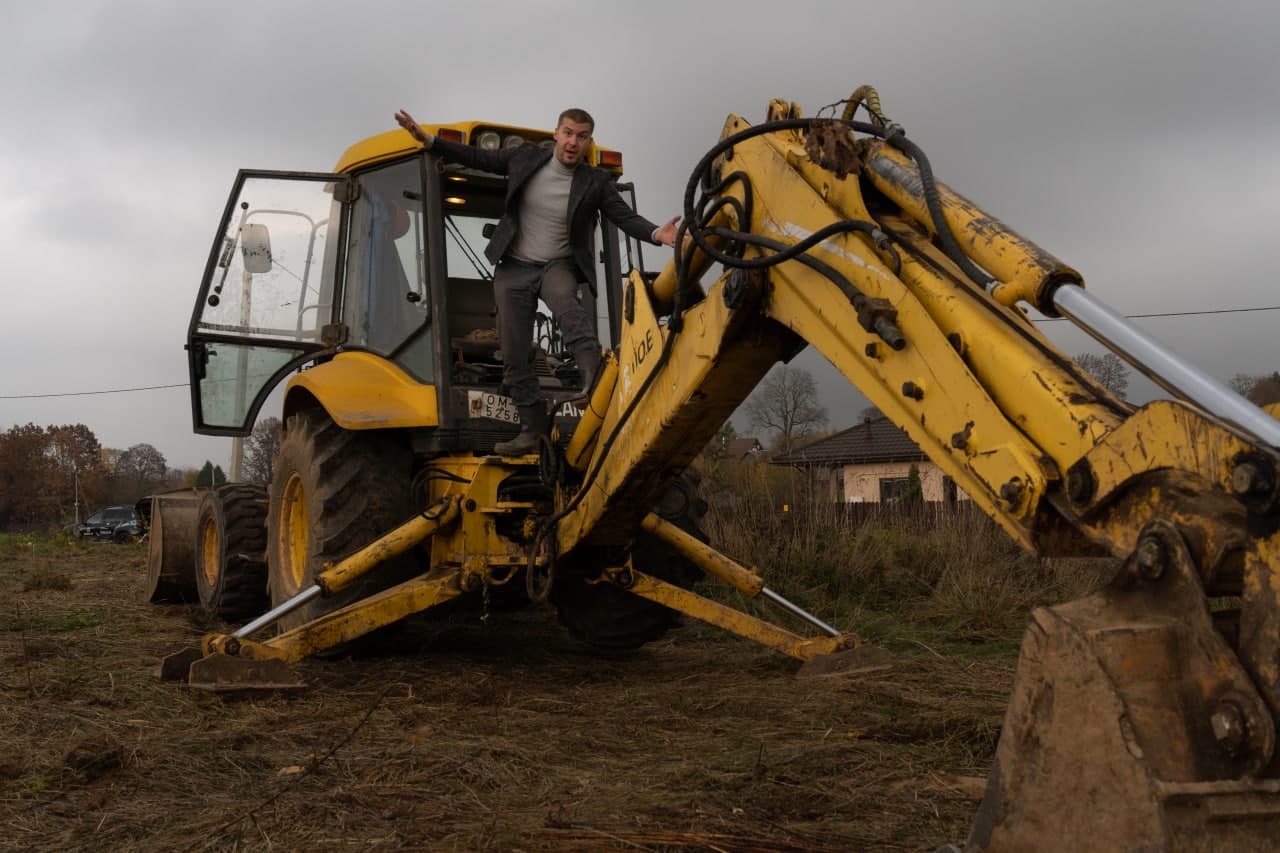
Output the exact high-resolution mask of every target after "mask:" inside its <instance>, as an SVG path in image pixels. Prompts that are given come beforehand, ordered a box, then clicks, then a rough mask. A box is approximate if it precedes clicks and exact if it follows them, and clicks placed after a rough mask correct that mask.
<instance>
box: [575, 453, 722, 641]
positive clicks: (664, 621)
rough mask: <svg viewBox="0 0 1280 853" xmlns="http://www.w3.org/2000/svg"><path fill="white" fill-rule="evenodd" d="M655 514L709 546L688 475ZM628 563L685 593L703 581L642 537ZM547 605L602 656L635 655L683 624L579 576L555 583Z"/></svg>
mask: <svg viewBox="0 0 1280 853" xmlns="http://www.w3.org/2000/svg"><path fill="white" fill-rule="evenodd" d="M654 512H656V513H657V514H658V515H660V516H661V517H662V518H664V519H666V520H667V521H669V522H671V523H672V524H675V525H676V526H678V527H680V528H681V529H682V530H684V531H685V532H686V533H691V534H693V535H694V536H696V537H698V538H699V539H701V540H702V541H704V542H705V541H707V537H706V534H705V533H703V532H702V528H701V527H700V526H699V522H700V521H701V519H702V516H704V515H705V514H706V512H707V505H706V503H705V502H703V501H702V499H701V498H699V497H698V496H697V482H696V480H695V479H694V477H693V475H692V474H685V475H684V476H682V477H681V478H680V480H678V481H677V482H676V483H675V485H673V486H672V487H671V488H670V489H668V490H667V493H666V494H665V495H664V496H663V498H662V500H661V501H659V502H658V505H657V506H656V507H654ZM631 561H632V564H633V565H634V566H635V567H636V568H637V569H638V570H640V571H642V572H644V573H645V574H647V575H652V576H653V577H656V578H660V579H661V580H664V581H667V582H668V583H673V584H676V585H677V586H682V587H684V588H686V589H688V588H689V587H691V586H693V584H694V582H696V581H697V580H698V578H699V577H701V575H702V570H701V569H699V568H698V567H697V566H695V565H693V564H692V563H690V562H689V561H688V560H686V559H685V558H684V557H682V556H681V555H680V553H679V552H678V551H676V550H675V549H674V548H672V547H671V546H670V545H668V544H666V543H665V542H663V541H662V540H660V539H658V538H657V537H656V536H654V535H653V534H651V533H648V532H645V531H641V533H640V535H639V536H638V537H636V542H635V545H634V546H633V547H632V550H631ZM551 602H552V603H553V604H554V605H555V607H556V611H557V613H558V615H559V618H560V624H562V625H564V626H565V628H567V629H568V630H569V634H570V636H572V637H573V638H574V639H577V640H579V641H581V642H583V643H585V644H587V645H589V646H591V647H593V648H595V649H597V650H599V651H602V652H614V653H616V652H625V651H631V650H633V649H638V648H640V647H641V646H643V645H644V644H645V643H651V642H653V641H654V640H657V639H659V638H661V637H662V636H663V635H665V634H666V633H667V632H668V631H669V630H671V629H672V628H675V627H677V626H679V625H680V623H681V616H680V614H679V613H677V612H676V611H674V610H671V609H669V608H667V607H663V606H662V605H661V604H658V603H656V602H653V601H649V600H648V599H644V598H640V597H639V596H635V595H632V594H631V593H629V592H626V591H624V590H622V589H619V588H618V587H616V586H612V585H610V584H607V583H597V584H593V583H589V582H588V579H587V578H586V577H584V576H582V575H577V574H569V575H568V576H557V577H556V580H555V584H554V585H553V586H552V587H551Z"/></svg>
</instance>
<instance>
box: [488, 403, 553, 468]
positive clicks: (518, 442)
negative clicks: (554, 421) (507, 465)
mask: <svg viewBox="0 0 1280 853" xmlns="http://www.w3.org/2000/svg"><path fill="white" fill-rule="evenodd" d="M519 409H520V434H519V435H517V436H516V437H515V438H513V439H511V440H510V441H500V442H498V443H497V444H495V445H494V446H493V452H494V453H496V454H498V455H499V456H524V455H526V454H529V453H537V452H538V445H539V440H540V439H541V437H542V436H543V435H544V434H545V433H546V432H547V428H548V427H549V426H550V423H548V420H549V419H548V418H547V407H546V406H545V405H544V404H542V403H535V404H533V405H532V406H520V407H519Z"/></svg>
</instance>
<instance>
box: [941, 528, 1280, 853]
mask: <svg viewBox="0 0 1280 853" xmlns="http://www.w3.org/2000/svg"><path fill="white" fill-rule="evenodd" d="M1163 538H1164V541H1165V543H1166V545H1167V547H1168V550H1169V552H1170V554H1171V557H1172V559H1170V561H1169V565H1168V566H1167V567H1166V568H1165V569H1164V570H1163V571H1162V572H1160V573H1159V576H1158V577H1156V576H1148V577H1141V576H1139V575H1138V574H1137V573H1136V572H1134V571H1133V569H1132V565H1129V566H1127V567H1126V571H1125V573H1123V574H1122V575H1121V577H1120V578H1119V579H1118V580H1117V582H1116V583H1115V584H1114V585H1113V586H1112V587H1110V588H1108V589H1107V590H1105V591H1103V592H1101V593H1098V594H1096V595H1093V596H1090V597H1089V598H1085V599H1082V600H1080V601H1074V602H1070V603H1067V604H1063V605H1059V606H1056V607H1053V608H1048V609H1037V610H1036V611H1034V612H1033V613H1032V617H1031V622H1030V625H1029V627H1028V629H1027V633H1026V637H1025V639H1024V641H1023V645H1022V653H1021V657H1020V658H1019V661H1018V669H1017V675H1016V679H1015V683H1014V692H1013V696H1012V697H1011V700H1010V704H1009V709H1008V712H1007V714H1006V716H1005V723H1004V729H1003V731H1002V732H1001V735H1000V743H999V746H998V748H997V751H996V760H995V766H994V768H993V770H992V773H991V776H990V778H989V779H988V782H987V789H986V793H985V795H984V798H983V801H982V805H981V807H980V808H979V810H978V814H977V817H976V819H975V822H974V827H973V831H972V834H971V835H970V838H969V843H968V845H967V847H966V850H968V851H978V850H987V851H1006V850H1008V851H1012V850H1036V849H1046V847H1052V848H1053V849H1064V850H1066V849H1076V850H1098V849H1106V850H1215V851H1236V850H1239V851H1253V850H1262V849H1269V848H1270V847H1271V845H1272V844H1274V840H1275V839H1277V838H1280V780H1277V779H1258V778H1256V774H1258V773H1259V772H1260V771H1262V770H1263V768H1264V767H1265V766H1266V764H1267V763H1268V762H1269V760H1270V757H1271V755H1272V754H1273V750H1274V728H1273V727H1272V725H1271V723H1270V714H1269V712H1268V710H1267V708H1266V705H1265V703H1264V701H1263V699H1262V698H1261V696H1260V695H1259V693H1258V692H1257V691H1256V690H1255V689H1254V687H1253V685H1252V683H1251V681H1250V679H1249V678H1248V676H1247V675H1246V674H1245V673H1244V672H1243V670H1242V669H1241V668H1240V667H1239V666H1238V665H1237V664H1236V663H1235V661H1234V655H1233V654H1232V653H1231V651H1230V650H1229V649H1228V647H1227V645H1226V643H1225V641H1224V639H1223V637H1222V635H1221V634H1220V633H1219V632H1218V631H1217V630H1215V628H1214V626H1213V624H1212V618H1211V616H1210V613H1209V610H1208V607H1207V606H1206V604H1205V601H1204V596H1203V593H1202V592H1201V591H1200V589H1199V581H1198V578H1197V577H1196V576H1195V575H1194V574H1193V569H1192V566H1191V562H1190V560H1189V558H1188V557H1187V556H1186V553H1185V550H1184V549H1182V548H1181V547H1180V545H1181V543H1180V542H1179V541H1178V537H1177V534H1176V533H1174V532H1173V531H1172V530H1171V529H1170V530H1166V531H1164V536H1163ZM1130 562H1131V563H1132V561H1130ZM1150 574H1151V573H1149V575H1150Z"/></svg>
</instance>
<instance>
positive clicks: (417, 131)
mask: <svg viewBox="0 0 1280 853" xmlns="http://www.w3.org/2000/svg"><path fill="white" fill-rule="evenodd" d="M396 124H398V125H400V126H401V127H403V128H404V129H405V130H407V131H409V135H410V136H412V137H413V138H414V139H416V140H418V141H419V142H421V143H422V144H423V145H426V146H430V145H431V143H432V142H433V141H434V138H433V137H432V136H431V134H429V133H427V132H426V131H424V130H423V129H422V128H421V127H419V126H418V123H417V122H416V121H414V118H413V116H411V115H409V112H408V110H400V112H398V113H396Z"/></svg>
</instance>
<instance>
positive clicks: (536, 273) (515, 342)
mask: <svg viewBox="0 0 1280 853" xmlns="http://www.w3.org/2000/svg"><path fill="white" fill-rule="evenodd" d="M539 297H541V298H542V301H543V302H545V303H547V307H549V308H550V309H551V315H552V316H553V317H554V318H555V320H556V323H558V324H559V326H560V334H561V336H562V337H563V338H564V345H565V348H566V349H568V350H569V351H570V352H572V353H573V354H574V356H575V357H578V356H582V357H585V358H591V357H593V356H594V358H595V359H596V360H598V359H599V353H600V344H599V342H598V341H597V340H596V330H595V324H594V323H593V322H592V319H591V316H590V315H589V314H588V313H587V309H585V308H583V307H582V304H581V303H580V302H578V276H577V272H576V270H575V269H574V265H573V261H572V260H569V259H567V258H566V259H564V260H558V261H551V262H550V263H547V264H531V263H527V262H525V261H518V260H514V259H510V258H503V259H502V261H501V262H500V263H499V264H498V268H497V269H496V270H494V273H493V298H494V302H495V303H496V304H497V306H498V343H499V344H500V345H501V347H502V357H503V371H502V375H503V379H504V381H505V382H506V385H507V388H508V391H509V393H510V394H511V399H513V400H514V401H515V404H516V405H517V406H521V407H527V406H534V405H537V404H538V403H539V402H540V401H541V399H542V395H541V394H540V393H539V391H538V377H537V374H535V373H534V369H533V360H532V357H533V318H534V314H535V313H536V312H537V308H538V298H539ZM581 361H582V358H579V363H581ZM593 363H594V362H593Z"/></svg>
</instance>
